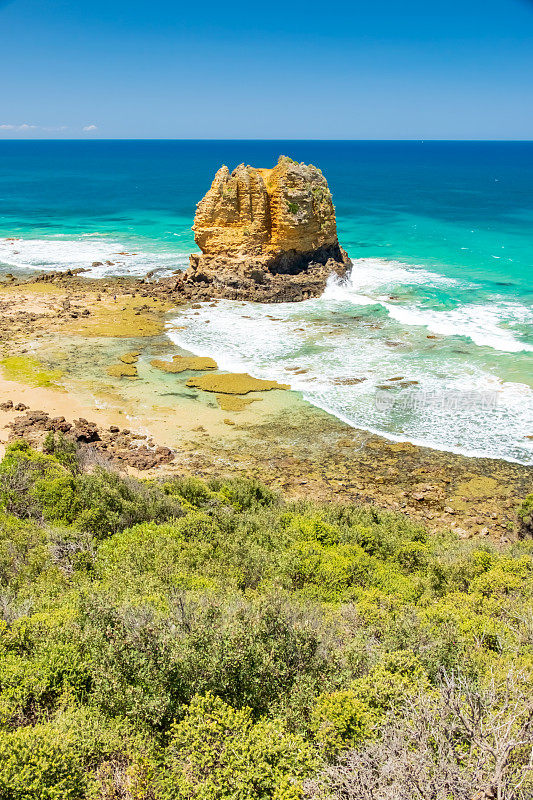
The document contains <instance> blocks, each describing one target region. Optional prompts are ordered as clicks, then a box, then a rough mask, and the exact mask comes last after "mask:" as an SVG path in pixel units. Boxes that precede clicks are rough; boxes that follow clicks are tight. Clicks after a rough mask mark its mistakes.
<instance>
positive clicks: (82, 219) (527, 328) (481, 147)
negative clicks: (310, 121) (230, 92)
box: [0, 141, 533, 463]
mask: <svg viewBox="0 0 533 800" xmlns="http://www.w3.org/2000/svg"><path fill="white" fill-rule="evenodd" d="M281 153H283V154H285V155H288V156H291V157H292V158H294V159H296V160H298V161H305V162H310V163H314V164H316V165H318V166H319V167H320V168H321V169H322V171H323V172H324V174H325V176H326V178H327V179H328V182H329V185H330V188H331V190H332V193H333V199H334V202H335V205H336V210H337V222H338V232H339V239H340V241H341V243H342V244H343V245H344V247H345V249H346V250H347V251H348V253H349V255H350V257H351V258H352V260H353V262H354V269H353V273H352V276H351V279H350V281H349V283H348V284H347V285H343V286H341V285H338V284H336V283H334V282H331V284H330V285H329V286H328V288H327V289H326V292H325V294H324V296H323V297H322V298H320V299H317V300H312V301H308V302H305V303H301V304H294V305H276V306H261V305H252V304H242V303H232V302H222V303H220V304H219V305H218V306H217V308H216V309H215V308H211V307H206V308H205V309H203V310H201V311H200V312H199V313H195V312H193V311H190V312H186V313H185V314H184V315H181V316H180V321H179V325H178V323H176V327H180V328H182V327H183V326H184V325H185V326H186V327H185V330H173V329H172V326H171V328H170V329H169V333H170V335H171V337H172V338H173V339H174V341H175V342H176V344H179V345H181V346H183V347H186V348H187V349H189V350H191V351H193V352H197V353H201V354H204V353H205V354H209V355H213V356H214V357H216V358H217V359H218V361H219V364H220V365H221V366H222V367H223V368H226V369H237V368H238V369H243V370H246V371H248V372H251V373H253V374H255V375H258V376H265V377H271V378H278V379H283V380H284V382H290V383H291V385H292V386H293V387H294V388H295V389H297V390H299V391H301V392H302V394H303V396H304V397H305V398H306V399H308V400H309V401H311V402H312V403H314V404H315V405H317V406H320V407H322V408H324V409H326V410H328V411H330V412H331V413H333V414H335V415H336V416H338V417H339V418H341V419H343V420H345V421H347V422H349V423H350V424H352V425H354V426H356V427H358V428H365V429H367V430H371V431H375V432H379V433H381V434H383V435H386V436H388V437H389V438H392V439H398V440H406V439H407V440H410V441H413V442H417V443H421V444H427V445H431V446H434V447H438V448H441V449H446V450H453V451H458V452H464V453H469V454H473V455H491V456H498V457H503V458H507V459H511V460H517V461H520V462H522V463H533V440H532V439H531V438H528V437H531V436H533V391H532V387H533V366H532V364H533V142H491V143H488V142H487V143H484V142H325V141H320V142H311V141H284V142H275V141H264V142H260V141H219V142H216V141H91V142H78V141H73V142H68V141H67V142H65V141H54V142H52V141H50V142H44V141H35V142H30V141H27V142H14V141H2V142H0V271H3V272H7V271H10V272H19V273H20V272H28V271H33V270H35V269H36V268H37V269H67V268H68V267H89V268H91V264H92V263H93V262H95V261H101V262H103V266H101V267H95V268H91V272H90V274H92V275H94V276H98V275H103V274H135V275H143V274H145V273H146V272H147V271H149V270H153V269H156V270H160V271H161V273H163V272H165V271H167V270H173V269H176V268H179V267H182V266H183V267H185V266H186V265H187V254H188V253H189V252H191V250H194V249H195V245H194V239H193V236H192V232H191V230H190V227H191V224H192V220H193V216H194V211H195V205H196V203H197V202H198V200H199V199H200V198H201V197H202V195H203V194H204V193H205V191H206V190H207V188H208V187H209V185H210V182H211V180H212V177H213V175H214V173H215V171H216V169H217V168H218V167H219V166H220V165H221V164H223V163H225V164H227V165H228V166H229V167H230V168H232V167H234V166H236V165H237V164H238V163H240V162H245V163H249V164H252V165H254V166H263V167H269V166H272V165H273V164H274V163H275V162H276V161H277V158H278V156H279V155H280V154H281ZM13 238H14V239H16V241H11V239H13ZM123 252H127V253H129V254H130V255H127V256H123V255H119V254H120V253H123ZM105 262H111V263H109V264H106V263H105ZM302 370H306V371H305V372H303V371H302ZM295 373H296V374H295ZM393 378H394V379H398V380H391V379H393Z"/></svg>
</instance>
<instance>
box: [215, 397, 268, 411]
mask: <svg viewBox="0 0 533 800" xmlns="http://www.w3.org/2000/svg"><path fill="white" fill-rule="evenodd" d="M216 398H217V403H218V405H219V407H220V408H221V409H222V411H242V410H243V409H244V408H246V406H249V405H250V403H256V402H257V401H258V400H261V398H260V397H238V396H237V395H232V394H217V396H216Z"/></svg>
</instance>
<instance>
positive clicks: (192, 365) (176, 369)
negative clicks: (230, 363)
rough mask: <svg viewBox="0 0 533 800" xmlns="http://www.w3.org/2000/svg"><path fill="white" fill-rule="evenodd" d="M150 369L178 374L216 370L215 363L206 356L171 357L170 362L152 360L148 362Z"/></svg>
mask: <svg viewBox="0 0 533 800" xmlns="http://www.w3.org/2000/svg"><path fill="white" fill-rule="evenodd" d="M150 364H151V365H152V367H155V368H156V369H160V370H162V371H163V372H171V373H173V374H178V373H180V372H187V370H189V371H191V372H205V371H207V370H210V369H217V366H218V365H217V362H216V361H213V359H212V358H208V357H206V356H173V357H172V361H161V360H160V359H158V358H154V360H153V361H150Z"/></svg>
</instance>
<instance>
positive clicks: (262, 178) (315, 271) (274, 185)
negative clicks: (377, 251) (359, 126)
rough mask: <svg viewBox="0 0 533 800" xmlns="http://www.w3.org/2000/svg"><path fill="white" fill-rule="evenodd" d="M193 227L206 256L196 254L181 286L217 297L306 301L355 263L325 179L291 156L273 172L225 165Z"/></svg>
mask: <svg viewBox="0 0 533 800" xmlns="http://www.w3.org/2000/svg"><path fill="white" fill-rule="evenodd" d="M193 230H194V233H195V241H196V243H197V245H198V247H199V248H200V250H201V253H200V254H192V255H191V256H190V267H189V269H188V270H187V271H186V272H185V274H184V276H183V281H184V284H185V286H186V287H187V288H189V287H191V284H192V285H196V286H197V288H198V290H199V293H205V294H206V295H210V296H211V297H213V296H216V297H226V298H230V299H246V300H258V301H261V302H286V301H295V300H305V299H307V298H309V297H316V296H317V295H320V294H321V293H322V292H323V290H324V287H325V285H326V281H327V279H328V277H329V276H330V275H331V274H332V273H335V274H337V275H339V276H340V277H343V276H345V275H346V274H347V272H348V271H349V270H350V268H351V266H352V264H351V261H350V259H349V258H348V256H347V254H346V253H345V251H344V250H343V249H342V247H341V246H340V244H339V240H338V238H337V225H336V220H335V208H334V206H333V201H332V197H331V192H330V190H329V187H328V183H327V181H326V179H325V177H324V175H323V174H322V172H321V171H320V170H319V169H318V168H317V167H314V166H312V165H308V164H303V163H301V164H298V163H297V162H295V161H293V160H292V159H290V158H287V157H286V156H280V158H279V160H278V163H277V164H276V166H275V167H274V168H273V169H259V168H256V167H250V166H245V165H244V164H240V165H239V166H238V167H237V168H236V169H235V170H234V171H233V172H232V173H230V171H229V169H228V168H227V167H226V166H223V167H221V168H220V169H219V170H218V172H217V173H216V175H215V178H214V180H213V183H212V184H211V188H210V189H209V191H208V192H207V194H206V195H205V197H204V198H203V199H202V200H201V201H200V202H199V203H198V205H197V209H196V216H195V219H194V225H193ZM185 286H184V288H185ZM187 293H188V292H187Z"/></svg>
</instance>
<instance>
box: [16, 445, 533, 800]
mask: <svg viewBox="0 0 533 800" xmlns="http://www.w3.org/2000/svg"><path fill="white" fill-rule="evenodd" d="M0 503H1V508H2V511H1V517H0V656H1V658H0V797H1V798H2V799H3V800H85V799H86V800H119V799H120V800H191V799H194V800H268V798H271V799H272V800H298V799H299V798H316V799H317V800H318V799H319V800H326V799H327V800H330V798H343V799H348V798H349V799H350V800H393V798H394V800H412V799H413V798H421V800H451V799H452V798H453V800H472V798H473V797H474V796H476V797H479V798H482V797H483V798H499V800H525V799H526V798H529V797H531V793H532V791H533V772H532V770H531V760H530V759H531V746H532V727H531V726H532V721H531V710H532V704H531V697H532V668H533V636H532V632H533V620H532V616H531V595H532V592H531V587H532V581H531V577H532V561H531V542H530V541H528V540H526V539H524V540H523V541H522V542H520V543H519V544H517V545H514V546H511V547H509V548H508V549H506V550H504V551H498V550H496V549H495V548H493V547H492V546H490V545H489V544H487V543H483V544H480V543H479V542H476V541H468V540H467V541H463V540H457V539H456V538H455V537H453V536H452V535H451V534H450V535H449V536H444V535H442V536H433V537H429V536H428V535H427V533H426V531H425V530H424V529H423V528H422V527H420V526H418V525H415V524H413V523H412V522H410V521H409V520H407V519H406V518H405V517H403V516H401V515H395V514H390V513H385V512H382V511H378V510H376V509H373V508H360V507H355V506H335V505H315V504H312V503H309V502H286V501H284V500H283V499H282V498H280V497H279V496H277V495H276V494H275V493H273V492H272V491H270V490H269V489H267V488H265V487H264V486H262V485H260V484H259V483H257V482H256V481H254V480H244V479H236V480H228V481H224V480H220V481H218V480H214V481H211V482H209V483H204V482H202V481H200V480H197V479H196V478H182V479H172V480H168V481H166V482H164V481H161V482H153V481H152V482H150V481H137V480H133V479H129V478H125V477H123V476H121V475H119V474H117V473H115V472H110V471H108V470H106V469H104V468H102V467H100V466H94V465H93V466H92V467H91V468H90V470H87V468H86V467H85V466H84V462H83V460H82V459H81V458H80V454H79V453H78V452H77V451H76V448H75V447H74V446H73V445H72V444H70V443H69V442H67V441H66V440H64V439H61V438H59V439H58V438H54V437H49V439H48V440H47V442H46V445H45V452H42V453H41V452H36V451H34V450H32V449H31V448H30V447H29V446H28V445H26V444H25V443H23V442H19V443H16V444H13V445H11V446H10V447H9V448H8V451H7V453H6V455H5V457H4V459H3V461H2V463H1V464H0ZM528 514H529V506H528V507H527V508H526V513H525V515H524V516H525V517H527V515H528ZM528 765H529V768H528Z"/></svg>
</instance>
